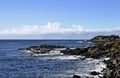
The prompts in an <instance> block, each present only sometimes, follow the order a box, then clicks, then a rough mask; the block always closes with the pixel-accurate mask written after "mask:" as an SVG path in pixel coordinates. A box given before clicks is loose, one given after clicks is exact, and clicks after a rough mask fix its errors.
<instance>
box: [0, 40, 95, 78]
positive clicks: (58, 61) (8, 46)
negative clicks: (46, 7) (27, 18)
mask: <svg viewBox="0 0 120 78" xmlns="http://www.w3.org/2000/svg"><path fill="white" fill-rule="evenodd" d="M42 44H48V45H62V46H68V47H70V48H75V47H83V46H90V45H91V44H92V43H88V42H82V41H81V40H0V78H72V76H73V75H74V74H77V75H80V76H81V77H83V78H84V77H85V76H87V75H88V72H89V71H91V70H94V69H95V67H96V66H95V65H96V64H95V63H94V62H93V60H90V59H89V60H80V59H77V58H75V57H74V56H73V55H42V56H32V57H31V56H30V55H29V54H28V53H26V52H24V51H20V50H18V48H25V47H28V46H31V45H42Z"/></svg>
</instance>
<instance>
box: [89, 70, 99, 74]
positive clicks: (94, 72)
mask: <svg viewBox="0 0 120 78" xmlns="http://www.w3.org/2000/svg"><path fill="white" fill-rule="evenodd" d="M99 74H100V73H99V72H96V71H92V72H90V75H99Z"/></svg>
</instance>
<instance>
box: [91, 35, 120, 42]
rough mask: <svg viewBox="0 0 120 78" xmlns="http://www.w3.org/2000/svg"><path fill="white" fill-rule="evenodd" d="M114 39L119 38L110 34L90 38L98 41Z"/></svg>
mask: <svg viewBox="0 0 120 78" xmlns="http://www.w3.org/2000/svg"><path fill="white" fill-rule="evenodd" d="M116 39H119V36H116V35H110V36H103V35H100V36H96V37H94V38H92V39H91V41H100V42H104V41H105V42H106V41H114V40H116Z"/></svg>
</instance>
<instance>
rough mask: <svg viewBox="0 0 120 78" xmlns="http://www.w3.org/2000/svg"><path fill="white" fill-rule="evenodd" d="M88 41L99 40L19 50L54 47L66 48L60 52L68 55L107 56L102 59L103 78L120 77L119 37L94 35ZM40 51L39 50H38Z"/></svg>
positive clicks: (41, 49) (36, 51) (42, 50)
mask: <svg viewBox="0 0 120 78" xmlns="http://www.w3.org/2000/svg"><path fill="white" fill-rule="evenodd" d="M90 41H94V42H99V43H97V44H94V45H91V46H89V47H82V48H79V47H78V48H75V49H70V48H67V47H65V46H53V45H41V46H30V47H28V48H22V49H20V50H30V51H33V52H34V53H41V52H46V51H49V50H54V49H55V48H66V49H65V50H61V53H64V54H68V55H82V56H85V57H90V58H101V57H109V58H110V60H108V61H104V62H105V63H106V64H107V68H106V69H104V70H103V73H104V77H103V78H119V77H120V37H119V36H115V35H111V36H96V37H94V38H93V39H91V40H90ZM39 51H40V52H39ZM91 74H94V75H95V74H99V73H97V72H91Z"/></svg>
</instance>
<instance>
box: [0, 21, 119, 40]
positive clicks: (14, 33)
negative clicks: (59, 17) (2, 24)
mask: <svg viewBox="0 0 120 78" xmlns="http://www.w3.org/2000/svg"><path fill="white" fill-rule="evenodd" d="M119 33H120V28H113V29H85V28H83V27H82V26H80V25H73V26H70V27H64V26H62V25H61V24H60V23H51V22H48V24H46V25H42V26H41V25H26V26H22V27H18V28H11V29H4V30H0V38H2V37H4V38H10V37H11V38H16V37H18V38H35V36H37V38H56V37H57V38H82V37H84V38H86V36H88V37H90V35H91V36H94V35H101V34H103V35H104V34H119ZM87 34H88V35H87ZM46 36H47V37H46Z"/></svg>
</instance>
